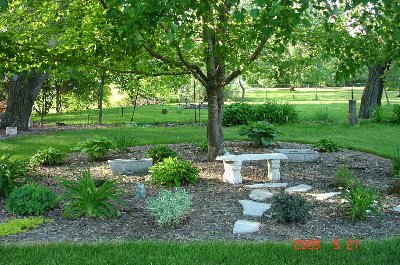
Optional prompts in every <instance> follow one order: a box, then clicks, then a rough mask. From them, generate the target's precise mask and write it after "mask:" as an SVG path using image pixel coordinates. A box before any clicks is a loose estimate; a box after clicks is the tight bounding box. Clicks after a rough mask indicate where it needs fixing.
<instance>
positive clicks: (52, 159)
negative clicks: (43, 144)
mask: <svg viewBox="0 0 400 265" xmlns="http://www.w3.org/2000/svg"><path fill="white" fill-rule="evenodd" d="M64 156H65V154H64V153H62V152H61V151H59V150H57V149H55V148H53V147H49V148H47V149H43V150H38V151H36V154H34V155H33V156H32V157H31V159H30V163H31V164H32V165H43V166H54V165H61V164H62V163H63V162H64Z"/></svg>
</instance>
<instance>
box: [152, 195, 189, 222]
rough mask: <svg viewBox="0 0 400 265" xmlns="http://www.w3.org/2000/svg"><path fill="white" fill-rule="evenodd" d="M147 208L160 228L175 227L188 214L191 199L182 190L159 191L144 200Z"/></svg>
mask: <svg viewBox="0 0 400 265" xmlns="http://www.w3.org/2000/svg"><path fill="white" fill-rule="evenodd" d="M146 205H147V208H148V209H149V210H150V213H151V215H152V216H154V218H155V219H156V221H157V223H158V224H159V225H160V226H165V227H171V226H176V225H178V224H179V223H180V222H182V220H184V219H185V218H186V216H187V215H188V214H189V213H190V211H191V207H192V198H191V196H190V195H189V193H187V192H186V191H185V190H184V189H182V188H175V189H174V190H173V191H169V190H161V191H160V193H159V194H158V195H157V196H155V197H150V198H148V199H147V200H146Z"/></svg>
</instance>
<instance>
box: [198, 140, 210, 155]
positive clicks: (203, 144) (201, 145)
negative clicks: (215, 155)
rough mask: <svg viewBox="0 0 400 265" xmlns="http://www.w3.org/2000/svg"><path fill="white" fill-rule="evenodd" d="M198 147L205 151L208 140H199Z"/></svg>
mask: <svg viewBox="0 0 400 265" xmlns="http://www.w3.org/2000/svg"><path fill="white" fill-rule="evenodd" d="M199 149H200V151H202V152H207V151H208V141H207V140H204V141H201V142H200V143H199Z"/></svg>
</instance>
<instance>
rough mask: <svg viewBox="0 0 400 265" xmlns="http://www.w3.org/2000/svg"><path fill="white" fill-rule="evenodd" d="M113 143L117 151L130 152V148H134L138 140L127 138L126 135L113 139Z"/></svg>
mask: <svg viewBox="0 0 400 265" xmlns="http://www.w3.org/2000/svg"><path fill="white" fill-rule="evenodd" d="M112 142H113V144H114V148H115V149H116V150H117V151H119V152H128V150H129V147H131V146H133V145H134V144H135V142H136V140H135V139H133V138H131V137H127V136H126V135H121V136H115V137H113V139H112Z"/></svg>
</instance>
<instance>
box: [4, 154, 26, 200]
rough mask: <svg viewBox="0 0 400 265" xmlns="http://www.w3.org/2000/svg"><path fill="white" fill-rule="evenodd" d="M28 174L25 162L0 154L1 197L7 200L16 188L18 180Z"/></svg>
mask: <svg viewBox="0 0 400 265" xmlns="http://www.w3.org/2000/svg"><path fill="white" fill-rule="evenodd" d="M26 174H27V165H26V163H25V162H21V161H18V160H14V159H12V155H10V154H5V153H0V197H3V198H7V197H8V195H9V194H10V192H11V191H12V190H13V189H14V187H15V186H16V182H17V179H18V178H24V177H25V175H26Z"/></svg>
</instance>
